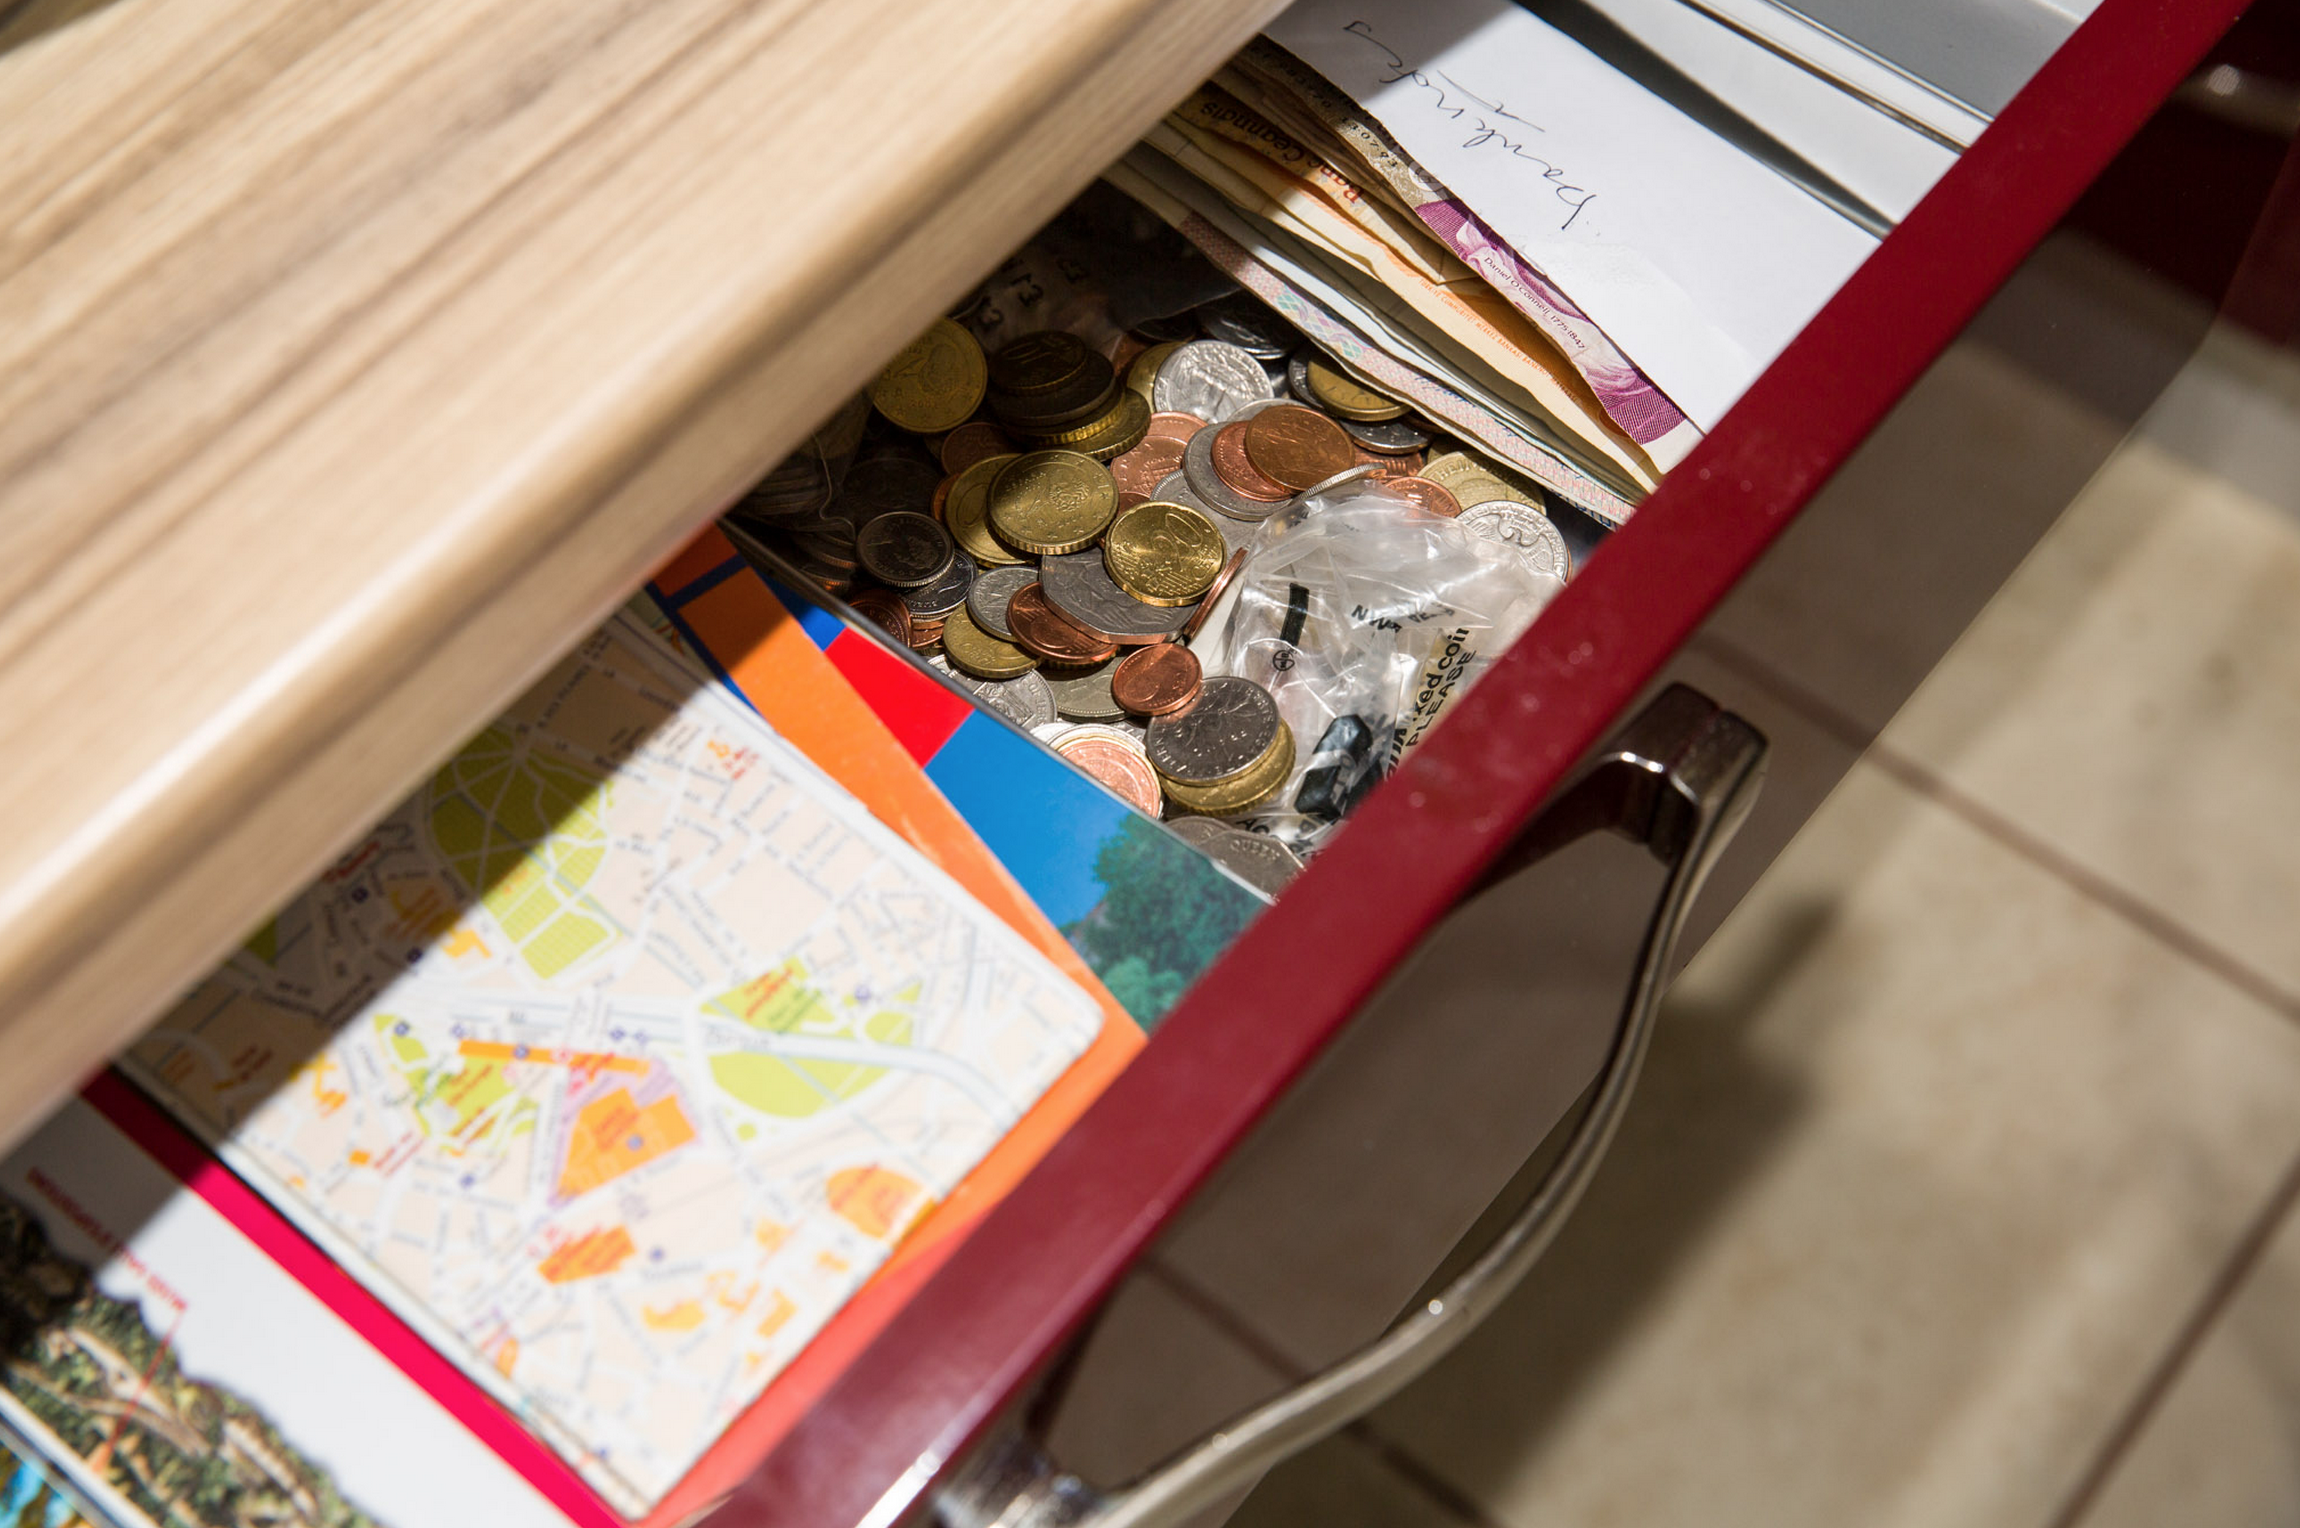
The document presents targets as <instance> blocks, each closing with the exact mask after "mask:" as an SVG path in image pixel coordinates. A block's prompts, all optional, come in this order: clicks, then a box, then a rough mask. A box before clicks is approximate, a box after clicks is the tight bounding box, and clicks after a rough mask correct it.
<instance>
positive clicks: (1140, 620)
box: [1038, 549, 1198, 642]
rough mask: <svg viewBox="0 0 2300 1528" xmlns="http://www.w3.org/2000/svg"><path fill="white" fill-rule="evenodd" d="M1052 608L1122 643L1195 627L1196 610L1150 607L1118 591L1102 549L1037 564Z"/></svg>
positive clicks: (1039, 577)
mask: <svg viewBox="0 0 2300 1528" xmlns="http://www.w3.org/2000/svg"><path fill="white" fill-rule="evenodd" d="M1038 582H1039V584H1040V585H1041V586H1042V587H1043V588H1044V589H1045V590H1046V599H1047V603H1048V604H1051V605H1052V606H1053V607H1054V608H1055V609H1057V610H1059V611H1061V612H1062V613H1063V614H1064V615H1066V616H1068V617H1070V619H1072V620H1073V621H1076V622H1078V623H1079V624H1080V625H1081V626H1084V627H1086V628H1087V629H1088V630H1089V631H1098V632H1100V633H1101V634H1102V635H1104V636H1106V637H1114V638H1116V639H1117V640H1118V641H1121V642H1156V641H1159V640H1161V639H1163V638H1166V637H1170V636H1172V635H1174V633H1176V632H1178V631H1180V630H1181V629H1182V628H1183V627H1185V626H1187V625H1189V624H1190V616H1191V614H1192V613H1193V612H1194V611H1196V610H1197V608H1198V607H1197V606H1195V605H1171V606H1168V605H1145V604H1143V603H1142V602H1141V601H1140V600H1138V599H1136V598H1135V597H1134V596H1133V595H1131V594H1128V593H1127V592H1126V591H1125V590H1123V589H1121V588H1119V587H1118V584H1117V581H1116V580H1114V579H1113V578H1111V576H1110V569H1109V568H1108V567H1107V566H1105V565H1104V563H1103V561H1102V553H1101V551H1100V549H1095V550H1091V551H1085V552H1071V553H1068V554H1066V555H1064V556H1060V557H1048V558H1044V559H1042V560H1041V561H1040V562H1039V564H1038Z"/></svg>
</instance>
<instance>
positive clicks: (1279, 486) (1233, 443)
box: [1214, 419, 1294, 504]
mask: <svg viewBox="0 0 2300 1528" xmlns="http://www.w3.org/2000/svg"><path fill="white" fill-rule="evenodd" d="M1253 422H1254V421H1253V420H1251V419H1240V420H1237V421H1234V422H1233V423H1230V424H1226V425H1224V426H1222V428H1221V429H1219V430H1217V431H1215V432H1214V474H1215V476H1217V477H1219V478H1220V479H1221V480H1222V484H1223V486H1224V487H1226V488H1228V489H1229V490H1230V491H1231V492H1232V493H1234V494H1236V495H1238V497H1240V498H1241V499H1252V500H1253V501H1254V502H1255V503H1257V504H1275V503H1277V502H1279V501H1280V500H1282V499H1290V498H1292V497H1293V496H1294V490H1292V489H1291V488H1288V487H1287V486H1286V485H1285V484H1283V483H1277V482H1272V481H1271V480H1270V479H1269V478H1268V477H1266V476H1264V475H1263V472H1262V469H1261V468H1259V467H1257V466H1255V465H1254V463H1253V459H1252V458H1251V457H1249V456H1247V455H1246V426H1248V425H1250V424H1252V423H1253Z"/></svg>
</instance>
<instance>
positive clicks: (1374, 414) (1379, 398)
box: [1309, 361, 1406, 424]
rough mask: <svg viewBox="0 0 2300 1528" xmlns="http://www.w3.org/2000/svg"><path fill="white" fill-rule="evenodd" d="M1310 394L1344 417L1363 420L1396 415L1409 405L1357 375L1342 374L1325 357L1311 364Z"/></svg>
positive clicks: (1396, 416) (1375, 420) (1371, 422)
mask: <svg viewBox="0 0 2300 1528" xmlns="http://www.w3.org/2000/svg"><path fill="white" fill-rule="evenodd" d="M1309 383H1310V396H1312V397H1314V398H1316V399H1317V400H1318V402H1319V403H1321V404H1323V405H1324V406H1325V407H1326V408H1328V409H1331V410H1332V411H1333V412H1334V413H1337V414H1339V415H1341V416H1342V417H1343V418H1344V419H1355V420H1357V421H1358V422H1359V423H1361V424H1379V423H1380V422H1381V421H1383V420H1385V419H1396V418H1399V417H1400V416H1402V415H1403V414H1404V413H1405V411H1406V406H1405V405H1404V404H1402V403H1400V402H1398V401H1397V399H1395V398H1392V397H1391V396H1390V395H1389V394H1387V393H1377V392H1375V391H1374V390H1373V389H1372V388H1370V387H1368V386H1366V385H1365V384H1364V383H1363V382H1360V381H1358V380H1357V379H1356V378H1355V377H1349V376H1345V375H1343V374H1342V373H1341V372H1340V371H1337V370H1336V369H1335V368H1333V367H1331V366H1329V365H1327V364H1326V363H1325V362H1323V361H1312V362H1311V363H1310V365H1309Z"/></svg>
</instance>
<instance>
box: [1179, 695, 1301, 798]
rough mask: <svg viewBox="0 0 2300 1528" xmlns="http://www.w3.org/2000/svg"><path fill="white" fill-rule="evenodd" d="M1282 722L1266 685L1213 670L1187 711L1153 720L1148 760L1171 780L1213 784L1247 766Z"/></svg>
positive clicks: (1272, 736)
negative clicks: (1263, 686)
mask: <svg viewBox="0 0 2300 1528" xmlns="http://www.w3.org/2000/svg"><path fill="white" fill-rule="evenodd" d="M1282 725H1284V724H1283V723H1282V722H1280V721H1279V720H1278V703H1277V702H1276V701H1275V700H1272V699H1271V698H1270V692H1269V691H1268V690H1265V689H1263V688H1262V687H1261V686H1260V685H1258V684H1256V683H1254V681H1253V680H1251V679H1239V678H1237V677H1235V676H1233V675H1227V674H1223V675H1217V676H1215V677H1214V678H1212V679H1209V680H1207V681H1206V684H1205V687H1204V688H1203V689H1201V690H1200V691H1199V692H1198V699H1197V700H1196V702H1195V703H1193V704H1192V705H1191V707H1190V709H1189V710H1187V711H1184V712H1182V713H1180V714H1179V715H1176V716H1161V717H1157V718H1155V719H1153V720H1152V721H1151V723H1150V762H1151V763H1152V764H1154V765H1156V766H1157V767H1158V772H1159V773H1160V774H1162V775H1164V776H1166V777H1167V778H1168V779H1170V780H1178V781H1180V782H1181V783H1183V784H1184V785H1212V784H1214V783H1216V782H1217V781H1221V780H1227V779H1229V778H1230V777H1231V776H1233V775H1236V774H1238V773H1240V772H1242V771H1244V770H1246V769H1249V768H1251V767H1252V766H1253V764H1254V762H1255V761H1256V760H1257V759H1259V758H1261V757H1262V754H1263V752H1264V751H1265V750H1267V749H1268V748H1269V746H1270V740H1271V739H1272V738H1274V737H1276V736H1277V735H1278V728H1279V727H1280V726H1282Z"/></svg>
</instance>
